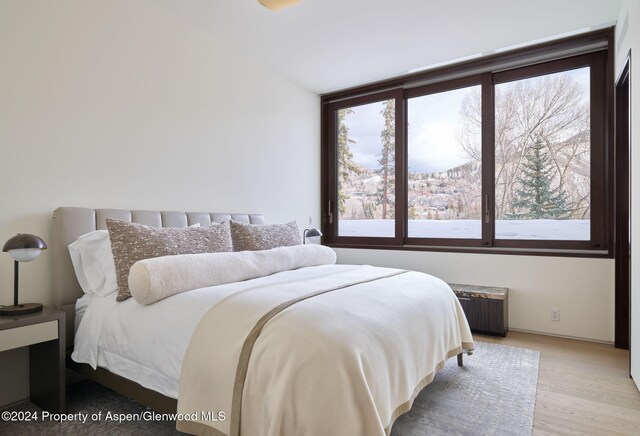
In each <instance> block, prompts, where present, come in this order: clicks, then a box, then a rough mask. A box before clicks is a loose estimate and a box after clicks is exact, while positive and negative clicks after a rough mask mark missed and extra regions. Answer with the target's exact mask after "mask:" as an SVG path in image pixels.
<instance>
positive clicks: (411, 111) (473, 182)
mask: <svg viewBox="0 0 640 436" xmlns="http://www.w3.org/2000/svg"><path fill="white" fill-rule="evenodd" d="M479 101H480V86H479V85H476V86H470V87H465V88H460V89H454V90H449V91H443V92H436V93H432V94H427V95H422V96H419V97H413V98H409V99H408V100H407V119H408V126H407V142H408V151H407V160H408V164H409V166H408V169H407V178H408V181H407V182H408V191H407V192H408V196H407V199H408V203H407V218H408V227H407V230H408V237H409V238H465V239H481V238H482V189H481V188H482V149H481V147H482V141H481V126H482V113H481V112H480V111H476V110H477V109H480V107H479V104H478V103H479Z"/></svg>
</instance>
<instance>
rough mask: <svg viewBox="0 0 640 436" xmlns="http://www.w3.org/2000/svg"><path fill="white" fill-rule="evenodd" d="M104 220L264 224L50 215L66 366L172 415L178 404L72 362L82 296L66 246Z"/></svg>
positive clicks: (94, 212)
mask: <svg viewBox="0 0 640 436" xmlns="http://www.w3.org/2000/svg"><path fill="white" fill-rule="evenodd" d="M107 218H113V219H119V220H124V221H128V222H134V223H138V224H145V225H149V226H153V227H187V226H190V225H193V224H196V223H199V224H200V225H201V226H210V225H211V223H212V222H218V223H220V222H223V221H229V220H231V219H233V220H234V221H240V222H244V223H250V224H263V223H264V217H263V216H262V215H260V214H229V213H208V212H158V211H148V210H121V209H87V208H80V207H60V208H58V209H56V210H55V211H54V212H53V235H52V241H51V245H50V248H51V251H52V252H53V294H54V302H55V305H56V306H58V307H59V308H60V309H62V310H64V312H65V313H66V328H67V331H66V340H67V344H68V345H69V347H68V348H67V367H68V368H69V369H71V370H73V371H75V372H78V373H80V374H82V375H84V376H85V377H87V378H89V379H91V380H94V381H96V382H97V383H99V384H101V385H104V386H106V387H108V388H109V389H112V390H114V391H116V392H118V393H120V394H122V395H125V396H127V397H129V398H131V399H133V400H135V401H137V402H139V403H141V404H144V405H145V406H148V407H151V408H152V409H154V410H156V411H157V412H160V413H174V412H175V411H176V408H177V404H178V401H177V400H176V399H174V398H170V397H167V396H165V395H162V394H160V393H158V392H156V391H153V390H151V389H147V388H145V387H143V386H141V385H140V384H138V383H136V382H134V381H132V380H129V379H126V378H124V377H121V376H119V375H116V374H114V373H112V372H110V371H108V370H106V369H104V368H98V369H96V370H94V369H93V368H91V366H90V365H87V364H83V363H77V362H74V361H73V360H72V359H71V353H72V352H73V343H74V333H75V330H74V325H75V304H76V300H77V299H78V298H80V297H81V296H82V295H83V292H82V289H81V288H80V284H79V283H78V280H77V279H76V275H75V272H74V270H73V264H72V263H71V257H70V256H69V250H68V246H69V244H71V243H72V242H74V241H75V240H76V239H78V237H79V236H81V235H84V234H85V233H89V232H92V231H94V230H106V228H107V224H106V220H107Z"/></svg>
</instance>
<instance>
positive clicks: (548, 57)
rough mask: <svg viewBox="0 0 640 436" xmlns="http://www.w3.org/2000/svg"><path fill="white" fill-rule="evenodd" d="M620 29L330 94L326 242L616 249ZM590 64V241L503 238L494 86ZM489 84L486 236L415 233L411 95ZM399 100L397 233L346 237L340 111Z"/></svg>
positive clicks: (485, 88)
mask: <svg viewBox="0 0 640 436" xmlns="http://www.w3.org/2000/svg"><path fill="white" fill-rule="evenodd" d="M612 41H613V28H609V29H604V30H600V31H596V32H591V33H588V34H584V35H579V36H575V37H570V38H565V39H562V40H558V41H552V42H548V43H544V44H540V45H537V46H532V47H529V48H525V49H519V50H515V51H512V52H505V53H503V54H499V55H493V56H490V57H487V58H482V59H479V60H474V61H470V62H466V63H461V64H457V65H453V66H449V67H444V68H441V69H438V70H434V71H429V72H424V73H417V74H412V75H407V76H403V77H399V78H395V79H391V80H387V81H383V82H378V83H375V84H371V85H365V86H362V87H358V88H353V89H349V90H345V91H339V92H336V93H331V94H327V95H324V96H322V99H321V100H322V101H321V103H322V112H321V114H322V120H321V132H322V138H321V144H322V148H321V154H322V159H321V172H322V183H321V189H322V192H321V197H322V214H323V219H322V231H323V234H324V238H323V243H324V244H326V245H329V246H332V247H344V248H383V249H396V250H420V251H453V252H480V253H493V254H527V255H551V256H573V257H611V256H612V254H613V250H612V248H613V239H612V238H613V228H612V227H613V222H614V220H613V218H614V216H613V215H614V210H613V187H614V177H615V174H614V169H613V167H612V163H613V149H612V146H613V129H612V126H613V118H612V117H613V110H612V103H613V95H612V94H613V51H614V50H613V44H612ZM586 66H588V67H590V75H591V76H590V79H591V80H590V106H591V126H590V128H591V131H590V139H591V141H590V142H591V160H590V162H591V166H590V171H591V213H590V220H591V222H590V229H591V238H590V240H589V241H575V240H574V241H570V240H508V239H496V238H495V207H494V201H493V198H494V195H495V174H494V173H495V150H494V148H495V140H494V136H495V132H494V129H495V127H494V116H495V112H494V89H495V86H496V85H498V84H500V83H506V82H511V81H515V80H522V79H525V78H529V77H536V76H543V75H546V74H553V73H557V72H561V71H567V70H573V69H576V68H581V67H586ZM474 85H481V93H482V97H481V99H482V103H481V104H482V132H481V136H482V169H481V171H482V211H483V214H482V237H481V238H480V239H461V238H460V239H459V238H408V237H407V228H408V221H407V216H408V214H407V194H408V177H407V174H408V167H407V132H406V127H407V126H406V122H407V105H408V100H409V99H410V98H414V97H419V96H423V95H429V94H434V93H438V92H445V91H449V90H454V89H460V88H464V87H467V86H474ZM390 98H394V99H395V100H396V106H395V107H396V137H395V146H396V150H395V152H396V186H395V187H396V189H395V195H396V199H395V202H396V209H395V211H396V213H395V236H394V237H367V236H357V237H346V236H339V235H338V233H337V230H338V219H337V218H338V214H337V168H336V165H337V162H336V160H337V141H336V138H337V137H336V127H337V111H338V110H339V109H343V108H347V107H355V106H359V105H363V104H368V103H373V102H378V101H383V100H388V99H390Z"/></svg>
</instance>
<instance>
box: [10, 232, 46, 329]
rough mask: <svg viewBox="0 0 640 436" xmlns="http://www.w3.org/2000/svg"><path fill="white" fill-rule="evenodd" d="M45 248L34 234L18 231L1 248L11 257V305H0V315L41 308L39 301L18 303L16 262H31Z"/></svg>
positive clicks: (27, 311) (22, 312)
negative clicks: (12, 264) (12, 267)
mask: <svg viewBox="0 0 640 436" xmlns="http://www.w3.org/2000/svg"><path fill="white" fill-rule="evenodd" d="M46 249H47V244H45V242H44V241H43V240H42V239H41V238H39V237H38V236H36V235H30V234H28V233H18V234H17V235H16V236H14V237H13V238H11V239H9V240H8V241H7V242H6V243H5V244H4V247H3V248H2V251H4V252H6V253H9V256H11V257H13V260H14V269H13V306H4V307H0V316H16V315H24V314H27V313H33V312H39V311H41V310H42V304H40V303H26V304H18V276H19V274H18V264H19V263H20V262H31V261H32V260H34V259H35V258H36V257H38V256H40V253H41V252H42V250H46Z"/></svg>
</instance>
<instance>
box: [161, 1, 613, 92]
mask: <svg viewBox="0 0 640 436" xmlns="http://www.w3.org/2000/svg"><path fill="white" fill-rule="evenodd" d="M151 1H153V2H155V3H157V4H161V5H163V6H165V7H166V8H168V9H169V10H171V11H172V12H173V13H175V14H177V15H179V16H181V17H183V18H184V19H186V20H188V21H190V22H191V23H193V24H194V25H196V26H198V27H200V28H202V29H204V30H206V31H207V32H209V33H211V34H212V35H214V36H216V37H218V38H220V39H222V40H224V41H226V42H227V43H228V44H230V46H231V47H234V48H235V49H237V50H240V51H243V52H245V53H246V54H247V55H248V56H251V57H253V58H256V59H258V60H260V61H261V62H262V63H266V64H267V65H269V66H270V67H271V68H273V69H274V70H276V71H278V72H280V73H282V74H283V75H284V76H286V77H288V78H289V79H291V80H293V81H295V82H297V83H299V84H301V85H302V86H304V87H306V88H308V89H310V90H312V91H314V92H317V93H325V92H329V91H334V90H338V89H344V88H347V87H351V86H355V85H361V84H364V83H368V82H372V81H376V80H380V79H385V78H389V77H393V76H398V75H402V74H406V73H407V72H409V71H410V70H414V69H418V68H422V67H426V66H430V65H434V64H439V63H443V62H448V61H452V60H456V59H460V58H464V57H467V56H471V55H477V54H480V53H482V54H486V53H490V52H492V51H493V50H495V49H500V48H504V47H508V46H512V45H516V44H523V43H528V42H531V41H536V40H539V39H542V38H548V37H552V36H556V35H563V34H565V33H568V32H575V31H579V30H584V29H588V28H599V27H602V26H603V25H612V24H613V23H614V22H615V20H616V19H617V18H618V11H619V9H620V0H536V1H526V0H518V1H514V0H450V1H443V0H303V1H302V2H301V3H299V4H296V5H294V6H291V7H289V8H286V9H282V10H280V11H269V10H268V9H266V8H264V7H263V6H262V5H260V4H259V3H258V2H257V0H151Z"/></svg>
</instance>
